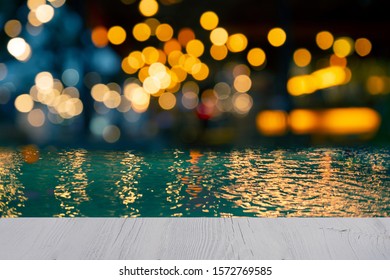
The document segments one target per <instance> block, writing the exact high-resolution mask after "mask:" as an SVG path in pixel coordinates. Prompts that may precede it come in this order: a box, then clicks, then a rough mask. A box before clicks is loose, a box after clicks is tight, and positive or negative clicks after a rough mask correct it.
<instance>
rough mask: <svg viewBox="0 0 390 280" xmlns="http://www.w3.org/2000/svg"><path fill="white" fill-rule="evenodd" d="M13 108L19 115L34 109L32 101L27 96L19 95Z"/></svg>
mask: <svg viewBox="0 0 390 280" xmlns="http://www.w3.org/2000/svg"><path fill="white" fill-rule="evenodd" d="M15 108H16V109H17V110H18V111H19V112H21V113H28V112H30V111H31V110H32V109H33V108H34V101H33V99H32V98H31V96H30V95H28V94H22V95H19V96H18V97H17V98H16V99H15Z"/></svg>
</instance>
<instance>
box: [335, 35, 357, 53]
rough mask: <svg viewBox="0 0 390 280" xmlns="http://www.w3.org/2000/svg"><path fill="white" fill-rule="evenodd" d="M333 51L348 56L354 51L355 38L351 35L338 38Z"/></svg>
mask: <svg viewBox="0 0 390 280" xmlns="http://www.w3.org/2000/svg"><path fill="white" fill-rule="evenodd" d="M333 51H334V53H335V54H336V55H337V56H339V57H346V56H348V55H350V54H351V53H352V52H353V40H352V39H351V38H349V37H343V38H339V39H337V40H336V41H335V42H334V44H333Z"/></svg>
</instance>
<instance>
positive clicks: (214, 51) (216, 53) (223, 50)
mask: <svg viewBox="0 0 390 280" xmlns="http://www.w3.org/2000/svg"><path fill="white" fill-rule="evenodd" d="M210 54H211V57H212V58H214V59H215V60H223V59H225V58H226V56H227V55H228V49H227V47H226V46H225V45H222V46H216V45H212V46H211V48H210Z"/></svg>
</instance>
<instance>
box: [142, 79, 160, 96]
mask: <svg viewBox="0 0 390 280" xmlns="http://www.w3.org/2000/svg"><path fill="white" fill-rule="evenodd" d="M143 88H144V89H145V91H146V92H147V93H150V94H156V93H157V92H158V91H159V90H160V89H161V83H160V81H159V79H158V78H157V77H147V78H146V79H145V81H144V83H143Z"/></svg>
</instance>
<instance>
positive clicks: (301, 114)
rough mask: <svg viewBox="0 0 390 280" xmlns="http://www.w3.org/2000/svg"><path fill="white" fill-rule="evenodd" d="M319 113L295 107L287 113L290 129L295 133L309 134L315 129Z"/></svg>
mask: <svg viewBox="0 0 390 280" xmlns="http://www.w3.org/2000/svg"><path fill="white" fill-rule="evenodd" d="M319 122H320V117H319V114H318V113H317V112H315V111H313V110H303V109H297V110H293V111H291V113H290V115H289V125H290V129H291V131H292V132H293V133H295V134H309V133H314V132H316V131H317V128H318V124H319Z"/></svg>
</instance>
